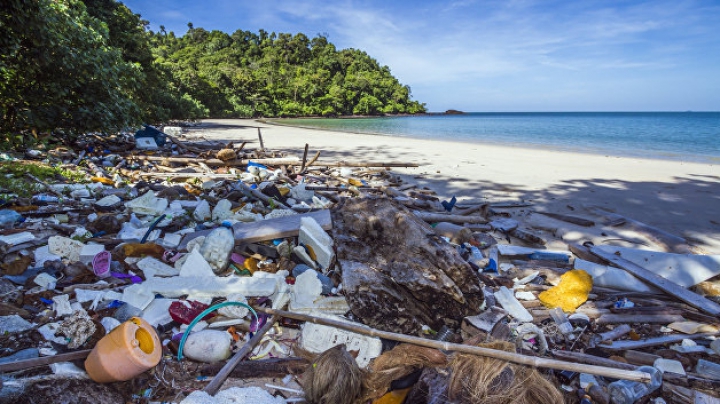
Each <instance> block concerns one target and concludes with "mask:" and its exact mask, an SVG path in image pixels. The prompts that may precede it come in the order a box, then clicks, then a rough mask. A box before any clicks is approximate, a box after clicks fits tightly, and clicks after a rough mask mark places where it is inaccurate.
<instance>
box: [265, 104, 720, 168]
mask: <svg viewBox="0 0 720 404" xmlns="http://www.w3.org/2000/svg"><path fill="white" fill-rule="evenodd" d="M278 122H280V123H284V124H288V125H294V126H304V127H313V128H320V129H329V130H337V131H344V132H353V133H363V134H376V135H389V136H405V137H413V138H422V139H437V140H452V141H463V142H476V143H492V144H500V145H509V146H516V147H529V148H537V147H540V148H547V149H554V150H562V151H574V152H585V153H595V154H604V155H612V156H629V157H644V158H654V159H668V160H680V161H692V162H702V163H712V164H717V163H720V112H551V113H544V112H527V113H524V112H506V113H484V112H483V113H466V114H462V115H440V114H437V115H435V114H428V115H420V116H400V117H382V118H351V119H348V118H342V119H323V118H317V119H286V120H279V121H278Z"/></svg>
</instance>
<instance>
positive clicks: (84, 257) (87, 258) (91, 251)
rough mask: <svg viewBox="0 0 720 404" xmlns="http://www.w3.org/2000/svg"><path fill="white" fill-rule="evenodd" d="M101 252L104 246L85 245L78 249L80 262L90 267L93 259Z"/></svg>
mask: <svg viewBox="0 0 720 404" xmlns="http://www.w3.org/2000/svg"><path fill="white" fill-rule="evenodd" d="M103 251H105V246H104V245H102V244H86V245H84V246H82V248H81V249H80V262H82V263H83V264H85V265H90V264H91V263H92V260H93V258H95V256H96V255H97V254H98V253H101V252H103Z"/></svg>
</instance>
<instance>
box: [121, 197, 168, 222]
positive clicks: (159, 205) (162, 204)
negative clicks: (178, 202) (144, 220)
mask: <svg viewBox="0 0 720 404" xmlns="http://www.w3.org/2000/svg"><path fill="white" fill-rule="evenodd" d="M125 207H127V208H128V209H130V210H131V211H132V212H134V213H137V214H141V215H151V216H158V215H161V214H162V213H163V212H164V211H165V209H167V207H168V200H167V199H165V198H156V197H155V192H153V191H147V192H146V193H145V194H144V195H142V196H140V197H138V198H135V199H133V200H131V201H128V202H125Z"/></svg>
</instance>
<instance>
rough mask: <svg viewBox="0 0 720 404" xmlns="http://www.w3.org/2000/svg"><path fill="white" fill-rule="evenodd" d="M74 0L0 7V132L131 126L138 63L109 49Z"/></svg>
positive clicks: (18, 1) (15, 1) (96, 23)
mask: <svg viewBox="0 0 720 404" xmlns="http://www.w3.org/2000/svg"><path fill="white" fill-rule="evenodd" d="M108 38H109V32H108V28H107V25H106V24H105V23H103V22H102V21H100V20H98V19H96V18H94V17H92V16H90V15H89V14H88V13H87V10H86V7H85V5H84V3H82V2H81V1H78V0H8V1H5V2H4V6H3V8H2V9H1V10H0V76H1V77H2V80H0V114H2V117H3V119H2V123H0V128H1V130H2V132H3V133H4V134H10V133H18V132H22V131H26V130H35V131H52V130H56V129H60V128H62V129H64V130H66V131H75V132H77V131H93V130H108V129H111V128H121V127H123V126H125V125H128V124H132V123H136V122H137V120H138V117H139V108H138V106H137V104H136V103H135V102H134V100H133V99H132V88H133V87H134V86H135V85H136V80H137V77H138V74H139V73H140V71H139V68H138V66H137V64H134V63H131V62H127V61H125V60H123V58H122V52H121V51H120V49H118V48H113V47H111V46H109V45H108Z"/></svg>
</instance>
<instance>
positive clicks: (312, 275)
mask: <svg viewBox="0 0 720 404" xmlns="http://www.w3.org/2000/svg"><path fill="white" fill-rule="evenodd" d="M321 293H322V283H321V282H320V279H318V276H317V272H315V271H312V270H307V271H305V272H303V273H301V274H300V275H298V277H297V278H295V285H294V286H293V288H292V294H291V295H290V310H293V311H295V310H296V309H301V308H311V307H313V302H315V300H316V299H318V298H319V297H320V294H321Z"/></svg>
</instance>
